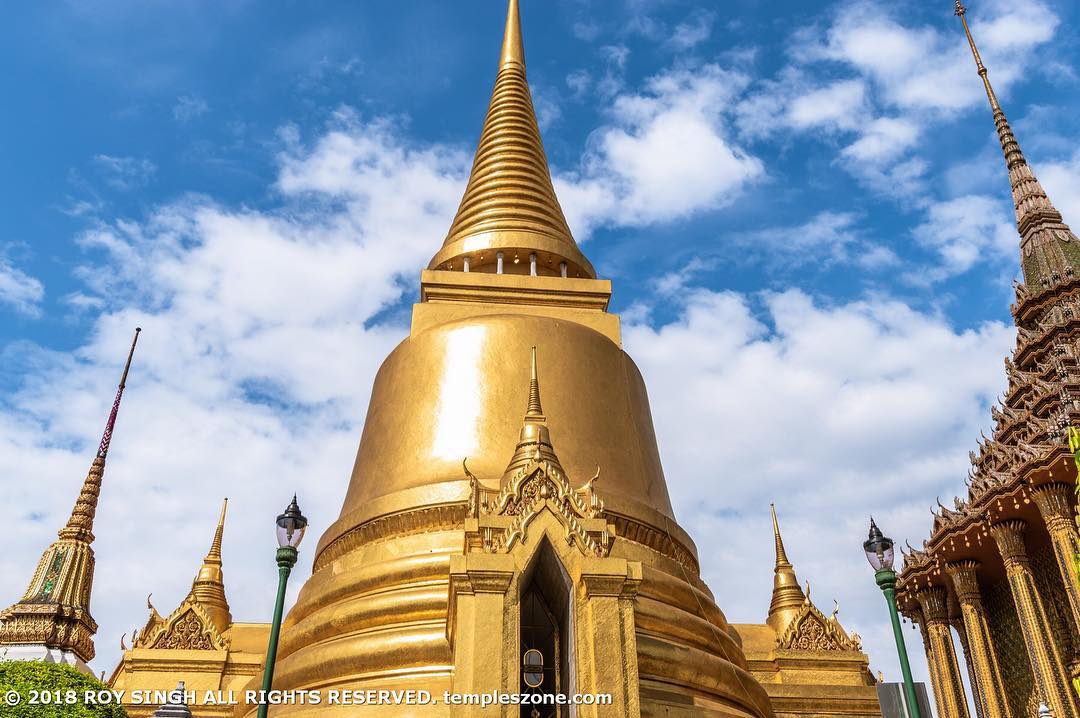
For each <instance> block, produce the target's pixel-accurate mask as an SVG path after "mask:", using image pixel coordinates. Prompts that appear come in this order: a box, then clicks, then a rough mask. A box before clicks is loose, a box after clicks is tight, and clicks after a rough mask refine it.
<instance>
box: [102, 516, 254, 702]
mask: <svg viewBox="0 0 1080 718" xmlns="http://www.w3.org/2000/svg"><path fill="white" fill-rule="evenodd" d="M228 503H229V501H228V499H226V500H225V503H224V504H223V505H222V507H221V518H220V519H219V520H218V524H217V529H216V530H215V531H214V538H213V541H211V543H210V550H209V552H207V554H206V558H204V559H203V562H202V566H201V567H200V568H199V573H198V574H197V575H196V576H195V580H194V581H192V584H191V591H190V592H189V593H188V595H187V596H186V597H185V598H184V600H183V601H181V602H180V605H179V606H177V607H176V610H174V611H173V612H172V613H170V614H169V615H168V616H167V617H164V618H163V617H162V616H161V614H159V613H158V612H157V609H155V608H154V606H153V604H151V603H150V600H149V599H147V608H148V609H149V610H150V616H149V618H148V619H147V620H146V623H145V625H144V626H143V627H142V629H141V630H137V631H134V632H133V633H132V636H131V644H132V645H131V647H130V648H128V647H127V646H126V645H125V644H124V639H123V638H121V648H122V649H123V650H124V653H123V655H122V656H121V658H120V663H119V664H118V665H117V666H116V668H115V669H114V670H113V673H112V676H111V677H110V678H109V681H108V683H109V687H110V688H112V689H113V690H114V691H123V692H124V693H123V695H124V701H125V702H124V708H125V709H126V710H127V712H128V715H130V716H131V717H132V718H143V717H144V716H148V715H150V714H151V713H153V711H154V706H153V705H146V704H145V703H146V701H143V702H142V703H136V702H134V701H133V698H134V695H135V694H134V692H135V691H163V692H165V691H171V690H173V689H174V687H175V686H176V684H177V681H178V680H180V681H183V685H184V687H185V690H187V691H194V692H195V693H196V695H197V698H198V700H197V701H196V706H197V707H196V712H197V715H198V717H199V718H217V717H218V716H222V717H223V716H229V715H232V712H233V707H232V706H230V705H228V704H227V702H226V700H225V699H226V698H227V696H228V694H229V692H230V691H234V692H235V693H236V695H240V692H241V691H242V690H243V688H244V686H245V685H246V684H247V683H248V682H249V681H250V680H251V678H252V677H253V676H256V675H259V674H260V673H261V671H262V667H263V662H264V660H265V658H266V642H267V639H268V638H269V635H270V626H269V624H266V623H236V622H234V621H233V619H232V613H231V612H230V610H229V601H228V599H227V598H226V597H225V579H224V575H223V574H222V570H221V541H222V536H223V535H224V532H225V512H226V510H227V509H228ZM208 691H209V692H211V693H214V694H217V693H218V692H220V694H221V695H222V700H220V701H217V698H216V695H215V701H217V702H216V703H215V702H214V701H211V702H208V701H206V700H205V697H206V694H207V692H208ZM144 695H145V694H144ZM237 700H240V699H239V698H237Z"/></svg>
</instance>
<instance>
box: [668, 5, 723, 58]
mask: <svg viewBox="0 0 1080 718" xmlns="http://www.w3.org/2000/svg"><path fill="white" fill-rule="evenodd" d="M715 22H716V15H715V14H714V13H711V12H705V11H703V10H699V11H697V12H695V13H693V14H692V15H691V16H690V17H689V18H687V19H686V20H685V21H683V22H681V23H679V24H678V25H676V26H675V30H674V32H672V34H671V37H670V38H669V39H668V42H669V43H670V44H671V45H672V46H674V47H675V48H677V49H679V50H689V49H692V48H694V47H697V46H698V45H700V44H701V43H703V42H705V41H706V40H708V39H709V36H710V35H712V28H713V24H714V23H715Z"/></svg>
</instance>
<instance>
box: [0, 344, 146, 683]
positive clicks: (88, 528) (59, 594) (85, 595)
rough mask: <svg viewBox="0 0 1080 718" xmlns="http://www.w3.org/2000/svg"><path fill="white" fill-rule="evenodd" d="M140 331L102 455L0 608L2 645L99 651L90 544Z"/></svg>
mask: <svg viewBox="0 0 1080 718" xmlns="http://www.w3.org/2000/svg"><path fill="white" fill-rule="evenodd" d="M141 331H142V330H141V329H136V330H135V337H134V338H133V339H132V341H131V349H130V350H129V351H128V356H127V361H126V362H125V364H124V372H123V374H121V376H120V385H119V386H118V387H117V390H116V398H115V399H114V400H113V405H112V410H111V411H110V412H109V418H108V420H107V421H106V422H105V431H104V433H103V434H102V436H101V442H100V443H99V444H98V451H97V455H96V456H95V457H94V460H93V462H92V463H91V464H90V471H89V472H88V473H87V475H86V479H85V480H84V481H83V485H82V489H81V490H80V491H79V497H78V499H76V501H75V506H74V508H73V509H72V511H71V516H70V517H69V518H68V520H67V523H66V524H65V525H64V528H62V529H60V531H59V532H58V534H57V535H58V540H57V541H55V542H54V543H53V544H52V545H51V546H49V547H48V548H47V549H45V552H44V553H42V555H41V559H40V560H39V561H38V565H37V569H36V570H35V571H34V575H33V578H31V580H30V585H29V586H28V587H27V589H26V593H24V594H23V597H22V599H21V600H20V601H19V602H18V603H16V604H15V605H14V606H11V607H9V608H7V609H5V610H4V611H0V645H8V646H12V645H16V646H41V647H44V648H47V649H57V650H60V651H64V652H70V653H72V654H74V655H75V656H77V657H78V658H79V659H80V660H82V661H83V662H89V661H90V660H91V659H92V658H93V657H94V640H93V639H94V634H95V633H96V632H97V623H96V622H95V621H94V619H93V617H92V616H91V615H90V592H91V587H92V585H93V581H94V551H93V549H92V548H91V547H90V544H91V543H93V541H94V517H95V515H96V514H97V505H98V497H99V496H100V495H101V481H102V478H103V477H104V475H105V459H106V457H107V456H108V453H109V445H110V443H111V442H112V436H113V430H114V429H115V428H116V417H117V415H118V413H119V411H120V400H121V399H122V398H123V396H124V387H125V386H126V384H127V377H128V371H129V370H130V369H131V360H132V357H134V355H135V345H136V344H137V343H138V341H139V332H141Z"/></svg>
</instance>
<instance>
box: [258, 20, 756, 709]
mask: <svg viewBox="0 0 1080 718" xmlns="http://www.w3.org/2000/svg"><path fill="white" fill-rule="evenodd" d="M610 297H611V284H610V282H608V281H605V280H600V279H596V278H595V271H594V270H593V268H592V266H591V265H590V263H589V262H588V260H587V259H585V257H584V256H583V255H582V253H581V251H580V249H579V248H578V246H577V243H576V242H575V241H574V239H573V237H572V235H571V233H570V229H569V227H568V226H567V223H566V220H565V218H564V215H563V212H562V209H561V208H560V206H559V203H558V200H557V199H556V197H555V191H554V188H553V186H552V183H551V178H550V174H549V171H548V166H547V159H546V155H545V153H544V148H543V144H542V142H541V139H540V132H539V128H538V126H537V121H536V117H535V112H534V110H533V104H532V99H531V97H530V92H529V86H528V82H527V80H526V75H525V56H524V52H523V44H522V38H521V26H520V17H519V7H518V2H517V0H510V3H509V11H508V16H507V22H506V31H505V35H504V41H503V49H502V55H501V58H500V62H499V69H498V75H497V78H496V81H495V89H494V92H493V95H492V99H491V105H490V108H489V110H488V113H487V118H486V120H485V122H484V128H483V132H482V133H481V137H480V143H479V148H478V150H477V153H476V159H475V163H474V165H473V170H472V174H471V176H470V178H469V183H468V187H467V189H466V191H465V195H464V198H463V199H462V202H461V206H460V209H459V210H458V212H457V216H456V217H455V219H454V221H453V224H452V227H451V229H450V232H449V234H448V236H447V237H446V240H445V242H444V244H443V247H442V249H441V250H439V252H438V253H437V254H436V255H435V257H434V258H433V259H432V261H431V263H430V265H429V268H428V269H427V270H425V271H424V272H423V273H422V275H421V298H420V302H419V304H417V305H416V306H415V307H414V309H413V316H412V327H411V331H410V333H409V336H408V337H407V338H406V339H405V340H404V341H403V342H402V343H401V344H400V345H399V346H398V347H397V348H396V349H395V350H394V351H393V352H392V353H391V354H390V356H389V357H388V358H387V359H386V361H385V362H384V363H383V365H382V367H381V368H380V370H379V372H378V375H377V376H376V379H375V384H374V388H373V390H372V396H371V403H370V408H369V411H368V415H367V419H366V422H365V424H364V431H363V436H362V437H361V440H360V448H359V451H358V454H357V458H356V463H355V466H354V468H353V473H352V479H351V482H350V484H349V489H348V492H347V495H346V497H345V501H344V505H343V507H342V510H341V515H340V517H339V518H338V520H337V521H336V522H334V523H333V524H332V525H331V526H330V527H329V528H328V529H327V530H326V532H325V533H324V535H323V536H322V539H321V540H320V542H319V544H318V547H317V549H316V551H315V558H314V570H313V574H312V576H311V577H310V578H309V579H308V580H307V582H306V583H305V585H304V586H303V589H302V590H301V592H300V595H299V599H298V601H297V603H296V605H295V607H294V608H293V609H292V611H291V612H290V613H289V615H288V617H287V618H286V620H285V623H284V626H283V629H282V641H281V646H280V650H279V654H278V662H277V669H276V671H275V676H274V687H275V689H277V690H283V691H290V690H304V689H322V690H324V691H326V690H328V689H345V690H348V689H352V690H369V689H393V690H408V689H416V690H425V691H430V692H431V694H432V695H433V696H434V697H435V698H436V699H437V700H438V701H439V702H440V704H439V705H433V706H426V707H424V708H417V707H416V706H409V705H380V706H353V707H348V708H341V709H340V713H341V714H342V715H349V716H362V715H379V716H415V715H417V714H418V711H422V714H423V715H431V716H440V715H455V716H458V715H461V716H465V715H474V714H475V715H478V716H479V715H493V714H494V715H511V714H513V715H519V714H520V715H525V716H527V715H532V714H531V713H530V712H529V710H531V709H528V710H526V709H523V708H519V707H518V706H502V707H501V708H497V709H494V710H491V709H483V708H481V706H479V705H463V706H449V705H446V704H445V703H444V702H443V698H444V695H443V694H444V692H451V693H455V694H461V695H465V694H472V695H477V694H485V693H487V694H490V693H491V692H492V691H495V692H497V693H504V694H519V693H522V692H526V693H527V692H532V691H543V692H546V693H560V694H567V695H574V694H610V695H611V702H610V704H609V705H603V706H596V705H582V706H578V707H577V708H576V715H578V716H583V717H584V716H639V715H665V716H673V717H674V716H717V717H719V716H725V717H731V718H735V717H739V718H750V717H758V718H764V717H766V716H772V715H773V711H772V708H771V706H770V702H769V698H768V695H767V694H766V692H765V690H764V689H763V688H762V686H761V684H760V683H758V681H756V680H755V679H754V677H753V676H752V675H751V673H750V671H749V670H748V668H747V663H746V658H745V656H744V655H743V652H742V650H741V649H740V648H739V645H738V639H737V634H736V633H735V631H734V630H733V629H732V627H731V626H730V625H729V624H728V623H727V621H726V619H725V618H724V614H723V612H722V611H721V610H720V609H719V607H717V605H716V603H715V602H714V600H713V597H712V594H711V592H710V591H709V589H708V587H707V586H706V585H705V584H704V582H703V581H702V580H701V577H700V574H699V563H698V558H697V550H696V548H695V546H694V543H693V541H692V540H691V539H690V537H689V536H688V535H687V534H686V532H685V531H683V529H682V528H681V527H680V526H679V525H678V523H677V522H676V521H675V518H674V514H673V512H672V508H671V503H670V500H669V498H668V491H667V485H666V482H665V479H664V474H663V470H662V468H661V465H660V457H659V452H658V451H657V446H656V438H655V435H654V432H653V427H652V418H651V416H650V413H649V402H648V397H647V395H646V392H645V386H644V383H643V381H642V379H641V375H640V373H639V372H638V369H637V367H636V366H634V363H633V361H632V360H631V359H630V357H629V356H627V354H626V353H625V352H624V351H623V350H622V347H621V341H620V333H619V319H618V317H617V316H616V315H614V314H611V313H609V312H608V311H607V309H608V302H609V299H610ZM530 357H532V359H531V360H530ZM541 385H543V388H544V393H543V404H541V391H540V389H541ZM522 409H525V412H524V415H523V414H522ZM535 681H539V683H537V687H535V688H534V687H533V685H532V684H533V683H534V682H535ZM254 685H255V684H254V683H253V684H252V687H254ZM248 710H249V712H251V713H253V712H254V707H248ZM272 712H273V713H275V714H276V715H277V716H280V717H281V718H285V717H286V716H288V717H289V718H299V717H302V716H321V715H324V714H326V713H331V714H332V713H334V707H333V706H328V705H320V706H311V705H307V706H305V705H282V706H276V707H274V708H272ZM569 714H570V713H569V709H568V708H567V707H565V706H563V707H556V706H541V707H539V708H538V712H537V713H536V714H535V715H537V716H556V715H558V716H567V715H569Z"/></svg>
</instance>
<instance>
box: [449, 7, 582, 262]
mask: <svg viewBox="0 0 1080 718" xmlns="http://www.w3.org/2000/svg"><path fill="white" fill-rule="evenodd" d="M428 269H435V270H444V271H466V272H481V273H483V272H486V273H489V274H504V273H505V274H525V273H529V274H533V275H537V276H548V277H570V278H587V279H594V278H595V277H596V271H595V270H594V269H593V266H592V264H590V263H589V260H588V259H586V258H585V255H583V254H582V253H581V249H580V248H579V247H578V246H577V242H575V241H574V236H573V234H572V233H571V231H570V226H569V225H568V224H567V222H566V216H565V215H564V214H563V211H562V207H561V206H560V205H559V199H558V197H556V196H555V186H554V184H552V181H551V170H550V168H549V167H548V161H547V155H546V154H545V153H544V143H543V141H542V140H541V138H540V126H539V124H538V123H537V120H536V110H535V108H534V107H533V101H532V95H531V94H530V92H529V82H528V80H527V78H526V77H525V45H524V42H523V41H522V32H521V10H520V3H519V0H509V5H508V7H507V13H506V31H505V34H504V36H503V44H502V53H501V55H500V57H499V72H498V74H497V75H496V78H495V89H494V91H493V92H492V94H491V104H490V105H489V106H488V113H487V117H486V118H485V120H484V128H483V130H482V131H481V133H480V143H479V145H478V147H477V149H476V158H475V159H474V160H473V168H472V173H471V174H470V175H469V183H468V185H467V186H466V188H465V195H464V196H463V197H462V199H461V205H460V206H459V207H458V211H457V214H456V215H455V216H454V221H453V223H452V224H451V225H450V231H449V232H447V235H446V239H445V240H444V241H443V246H442V249H440V250H439V251H438V253H436V255H435V256H434V257H432V259H431V262H429V263H428Z"/></svg>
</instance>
